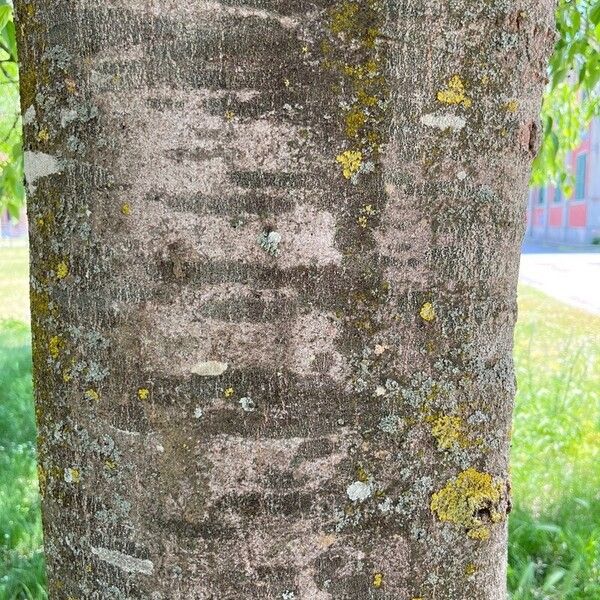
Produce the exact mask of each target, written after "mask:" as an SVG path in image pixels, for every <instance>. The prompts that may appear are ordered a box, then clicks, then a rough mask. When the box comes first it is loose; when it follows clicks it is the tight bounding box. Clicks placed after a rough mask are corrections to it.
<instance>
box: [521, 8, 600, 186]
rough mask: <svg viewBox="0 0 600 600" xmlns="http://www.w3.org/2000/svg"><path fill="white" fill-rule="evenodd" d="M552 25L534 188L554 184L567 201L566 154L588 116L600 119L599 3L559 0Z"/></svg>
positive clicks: (588, 119) (534, 171)
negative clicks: (554, 40) (555, 34)
mask: <svg viewBox="0 0 600 600" xmlns="http://www.w3.org/2000/svg"><path fill="white" fill-rule="evenodd" d="M556 27H557V30H558V41H557V44H556V48H555V50H554V54H553V55H552V58H551V60H550V65H549V67H548V76H549V83H548V87H547V89H546V94H545V96H544V104H543V108H542V125H543V128H544V137H543V142H542V147H541V149H540V152H539V153H538V156H537V158H536V160H535V163H534V169H533V175H532V185H534V186H540V185H543V184H545V183H550V182H551V183H557V184H560V185H561V186H562V187H563V190H564V192H565V195H566V196H567V197H568V196H570V195H571V194H572V190H573V177H572V174H570V173H567V172H566V170H565V159H566V156H567V154H568V152H569V151H571V150H573V149H574V148H576V147H577V145H578V144H579V141H580V139H581V133H582V131H584V130H585V129H586V128H587V127H588V125H589V123H590V121H591V120H592V118H593V117H595V116H598V115H600V101H599V98H598V93H597V87H598V82H599V80H600V0H560V1H559V5H558V9H557V11H556Z"/></svg>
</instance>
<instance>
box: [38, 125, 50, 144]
mask: <svg viewBox="0 0 600 600" xmlns="http://www.w3.org/2000/svg"><path fill="white" fill-rule="evenodd" d="M37 139H38V141H40V142H47V141H48V140H49V139H50V134H49V133H48V130H47V129H46V128H44V129H40V131H39V133H38V134H37Z"/></svg>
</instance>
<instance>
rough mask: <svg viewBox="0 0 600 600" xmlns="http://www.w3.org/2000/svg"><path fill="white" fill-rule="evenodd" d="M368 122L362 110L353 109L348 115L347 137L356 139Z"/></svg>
mask: <svg viewBox="0 0 600 600" xmlns="http://www.w3.org/2000/svg"><path fill="white" fill-rule="evenodd" d="M366 122H367V117H366V115H365V113H364V112H363V111H362V110H361V109H360V108H357V107H354V108H352V109H351V110H350V112H349V113H348V114H347V115H346V135H347V136H348V137H349V138H355V137H356V136H358V134H359V132H360V130H361V129H362V128H363V127H364V125H365V123H366Z"/></svg>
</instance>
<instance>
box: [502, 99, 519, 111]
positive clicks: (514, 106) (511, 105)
mask: <svg viewBox="0 0 600 600" xmlns="http://www.w3.org/2000/svg"><path fill="white" fill-rule="evenodd" d="M504 108H505V110H506V112H509V113H516V112H517V110H518V109H519V103H518V102H517V101H516V100H511V101H510V102H507V103H506V104H505V105H504Z"/></svg>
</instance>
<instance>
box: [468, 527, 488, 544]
mask: <svg viewBox="0 0 600 600" xmlns="http://www.w3.org/2000/svg"><path fill="white" fill-rule="evenodd" d="M490 535H491V533H490V529H489V527H486V526H485V525H481V526H480V527H475V529H469V531H467V536H468V537H470V538H471V539H472V540H479V541H480V542H485V541H487V540H489V539H490Z"/></svg>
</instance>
